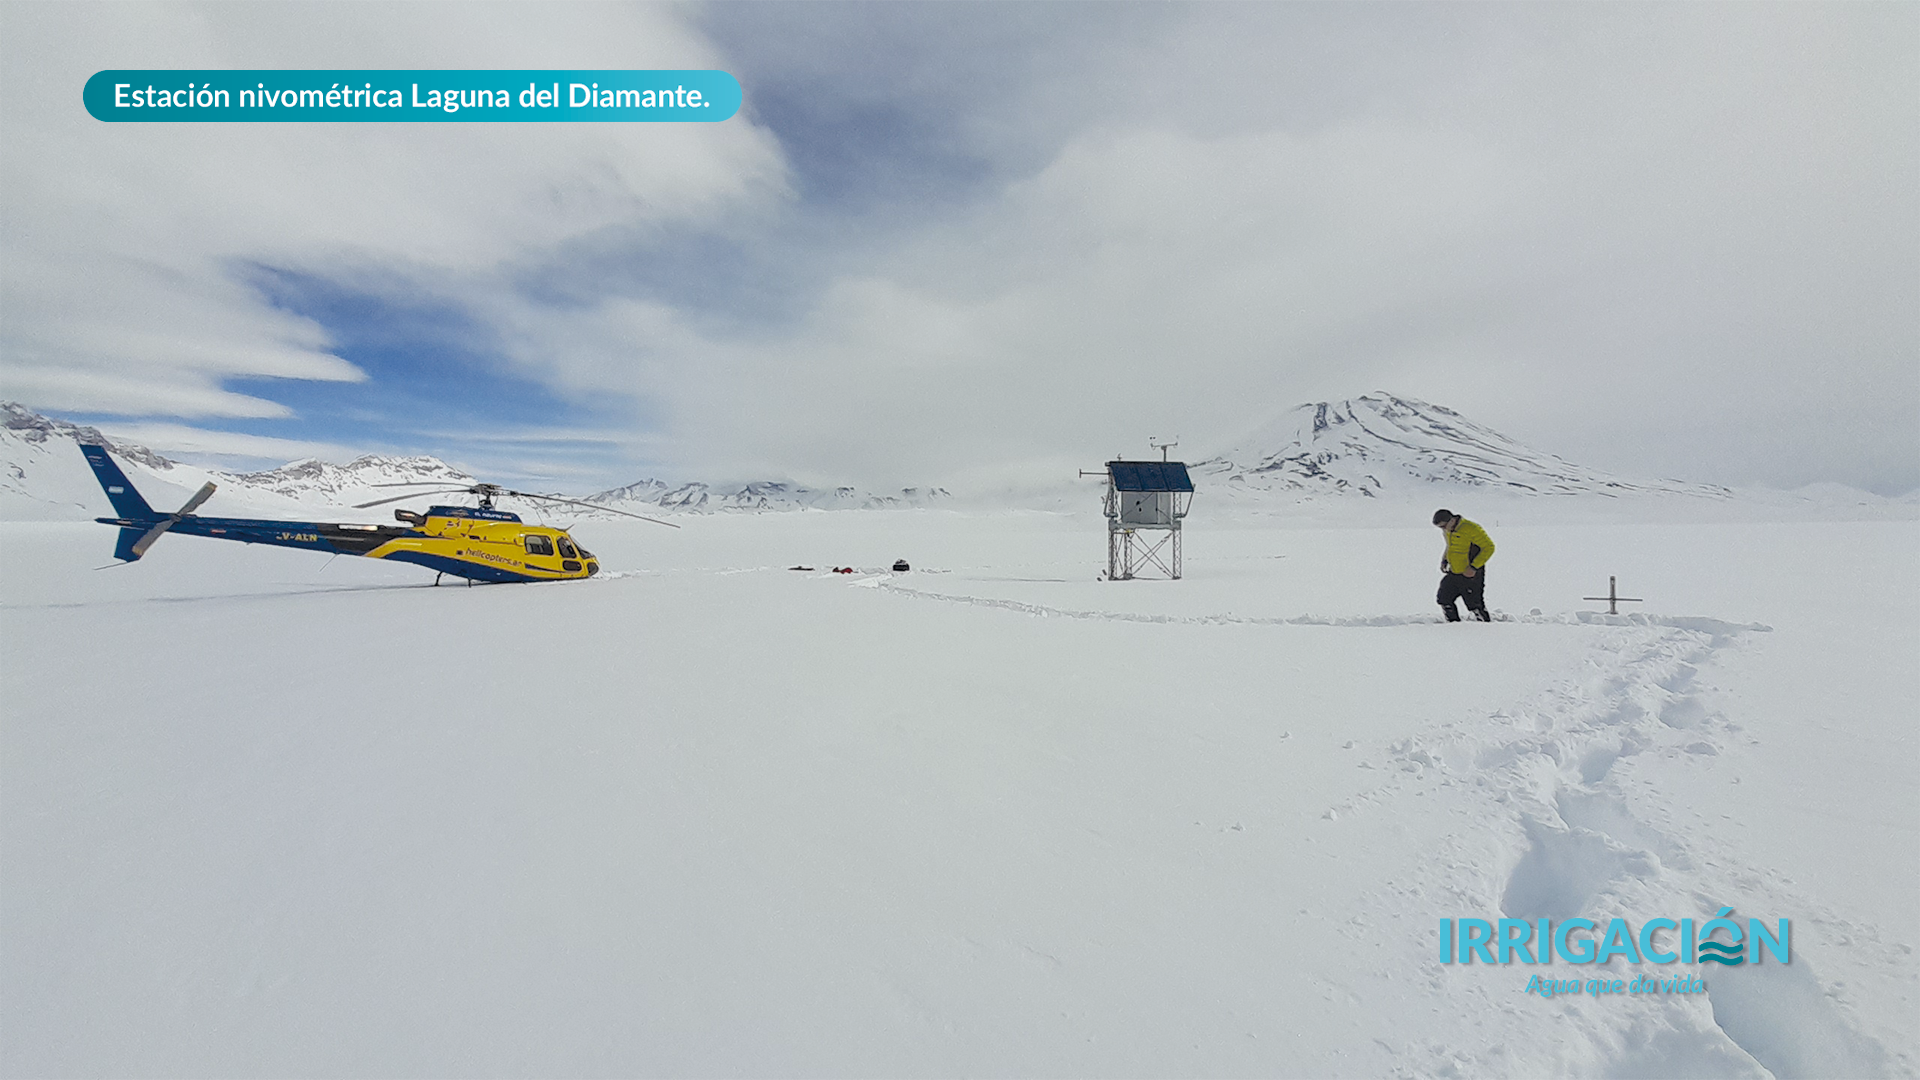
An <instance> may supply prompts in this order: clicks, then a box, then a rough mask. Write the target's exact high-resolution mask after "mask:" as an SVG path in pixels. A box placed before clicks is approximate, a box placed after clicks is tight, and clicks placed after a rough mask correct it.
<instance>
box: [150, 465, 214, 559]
mask: <svg viewBox="0 0 1920 1080" xmlns="http://www.w3.org/2000/svg"><path fill="white" fill-rule="evenodd" d="M213 492H214V484H213V481H211V480H209V481H207V482H206V483H205V484H203V485H202V486H201V488H200V490H199V491H196V492H194V493H193V498H191V499H188V500H187V504H186V505H185V506H182V507H181V508H180V509H178V510H176V511H174V512H173V513H172V514H169V515H168V516H167V519H166V520H165V521H162V522H160V523H159V524H158V525H155V526H154V527H153V528H151V529H148V530H147V531H146V534H145V535H144V536H142V537H140V539H138V540H135V541H134V542H133V547H132V549H131V550H132V552H133V557H134V558H136V559H137V558H139V557H140V556H142V555H145V554H146V553H147V549H148V548H150V547H152V546H153V542H154V541H155V540H158V539H160V537H161V535H162V534H163V533H165V532H166V531H167V530H168V529H171V528H173V527H174V526H175V525H178V524H180V519H181V518H184V517H186V516H187V515H188V514H191V513H193V512H194V511H195V510H197V509H199V508H200V504H201V503H203V502H206V501H207V500H208V499H211V498H213Z"/></svg>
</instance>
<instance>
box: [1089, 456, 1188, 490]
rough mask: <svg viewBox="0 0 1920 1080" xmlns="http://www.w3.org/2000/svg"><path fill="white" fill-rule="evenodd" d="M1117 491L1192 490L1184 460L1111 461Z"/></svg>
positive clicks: (1110, 465) (1109, 472) (1108, 466)
mask: <svg viewBox="0 0 1920 1080" xmlns="http://www.w3.org/2000/svg"><path fill="white" fill-rule="evenodd" d="M1107 473H1108V474H1109V475H1111V476H1112V477H1113V487H1114V490H1116V491H1192V490H1193V480H1192V478H1191V477H1189V476H1188V475H1187V463H1186V462H1184V461H1109V462H1107Z"/></svg>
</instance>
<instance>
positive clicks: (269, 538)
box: [80, 443, 680, 585]
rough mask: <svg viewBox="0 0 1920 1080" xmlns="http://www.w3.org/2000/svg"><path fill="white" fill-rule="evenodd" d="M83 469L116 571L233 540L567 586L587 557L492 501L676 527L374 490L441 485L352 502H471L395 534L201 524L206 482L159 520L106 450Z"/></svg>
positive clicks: (410, 516)
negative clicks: (102, 512) (98, 497)
mask: <svg viewBox="0 0 1920 1080" xmlns="http://www.w3.org/2000/svg"><path fill="white" fill-rule="evenodd" d="M80 450H81V452H82V453H83V454H85V455H86V458H87V464H88V465H91V466H93V474H94V476H95V477H97V478H98V479H99V481H100V486H101V487H103V488H105V489H106V492H107V498H108V500H109V501H111V502H112V503H113V509H114V512H115V513H117V514H119V515H120V516H119V517H111V518H104V517H103V518H95V519H94V520H95V521H98V522H100V523H101V524H103V525H118V526H119V527H120V543H119V545H118V546H117V547H115V548H114V550H113V557H114V558H116V559H119V560H121V563H120V565H125V564H127V563H131V562H134V561H136V560H138V559H139V558H140V557H141V556H142V555H145V554H146V553H147V549H148V548H151V547H152V546H153V544H154V541H156V540H158V539H160V537H161V536H163V535H165V534H166V533H168V532H180V533H183V534H185V535H188V536H210V537H213V538H214V539H216V540H238V541H240V542H241V543H246V544H272V545H274V546H276V547H292V548H304V549H306V550H308V551H324V552H327V553H329V554H332V555H364V556H366V557H368V558H372V559H391V560H393V561H395V562H408V563H416V564H418V565H420V566H424V567H426V568H427V569H429V570H432V571H434V572H435V576H434V579H433V581H434V584H436V585H438V584H439V583H440V575H443V574H451V575H453V576H455V577H461V578H466V579H467V583H468V584H472V583H473V582H476V581H481V582H507V581H568V580H577V579H581V578H590V577H592V576H593V575H595V574H597V573H599V572H600V563H599V560H598V559H596V558H595V557H594V554H593V552H591V551H588V550H587V549H585V548H583V547H581V546H580V545H579V544H578V543H577V542H575V541H574V539H573V537H572V536H570V535H568V533H567V530H565V529H559V528H553V527H551V526H547V525H528V524H526V523H525V522H522V521H521V520H520V516H519V515H518V514H515V513H512V512H511V511H507V510H500V509H497V508H496V507H495V506H494V505H493V501H494V500H495V499H497V498H502V497H507V498H514V499H525V500H529V501H532V502H536V503H555V504H568V505H573V506H584V507H586V508H588V509H590V510H603V511H606V512H608V513H613V514H621V515H623V516H626V517H631V518H639V519H640V520H641V521H651V522H653V523H654V524H655V525H665V526H667V527H668V528H670V529H677V528H679V527H680V526H678V525H675V524H673V523H672V522H670V521H659V520H657V519H654V518H650V517H645V516H643V515H640V514H631V513H628V512H627V511H625V510H614V509H612V508H611V507H606V506H598V505H596V504H594V503H589V502H582V501H580V500H579V499H566V498H561V497H560V496H558V495H534V494H531V493H528V492H524V491H512V490H509V489H507V488H503V487H501V486H500V485H498V484H472V485H469V486H447V485H446V482H445V481H416V482H412V483H405V484H376V485H374V486H375V487H420V486H424V485H426V484H435V483H437V484H440V485H441V486H440V487H438V488H437V489H435V490H432V491H415V492H410V493H408V494H405V495H395V496H393V497H392V498H387V499H375V500H374V501H372V502H366V503H360V504H358V505H356V506H355V507H354V509H356V510H365V509H368V508H370V507H375V506H384V505H386V504H387V503H394V502H403V501H405V500H408V499H419V498H425V497H427V496H430V495H447V494H456V493H458V494H466V495H475V496H478V497H479V505H478V506H438V505H436V506H429V507H428V508H427V511H426V513H424V514H423V513H419V512H417V511H413V510H406V509H396V510H394V512H393V516H394V519H395V520H397V521H399V522H401V524H399V525H362V524H356V523H350V522H349V523H340V524H328V523H322V522H308V521H276V520H271V519H263V518H216V517H201V516H200V515H198V514H196V513H194V511H195V510H198V509H199V508H200V506H201V504H203V503H205V502H206V501H207V500H208V499H210V498H212V497H213V493H214V491H215V489H216V485H214V484H213V483H212V482H208V483H207V484H206V485H204V486H202V487H201V488H200V490H199V491H197V492H195V493H194V494H193V497H192V498H190V499H188V500H187V502H186V505H184V506H182V507H181V508H180V509H179V510H176V511H175V512H173V513H171V514H163V513H161V512H159V511H157V510H155V509H153V507H151V506H149V505H147V500H146V499H145V498H144V497H143V496H142V495H141V494H140V492H139V491H137V490H135V488H134V486H133V483H132V482H131V481H129V480H128V479H127V474H126V473H124V472H122V471H121V470H120V466H119V465H118V464H116V463H115V462H114V460H113V457H112V455H110V454H109V453H108V452H107V448H106V447H104V446H98V445H90V444H87V443H82V444H80Z"/></svg>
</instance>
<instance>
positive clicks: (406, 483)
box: [367, 480, 453, 487]
mask: <svg viewBox="0 0 1920 1080" xmlns="http://www.w3.org/2000/svg"><path fill="white" fill-rule="evenodd" d="M452 482H453V481H451V480H396V481H394V482H392V483H389V484H368V485H367V486H368V487H432V486H433V485H435V484H442V485H445V484H451V483H452Z"/></svg>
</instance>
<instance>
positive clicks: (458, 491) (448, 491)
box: [353, 485, 473, 510]
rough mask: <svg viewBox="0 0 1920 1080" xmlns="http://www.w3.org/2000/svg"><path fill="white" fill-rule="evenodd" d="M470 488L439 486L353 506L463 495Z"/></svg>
mask: <svg viewBox="0 0 1920 1080" xmlns="http://www.w3.org/2000/svg"><path fill="white" fill-rule="evenodd" d="M376 486H384V485H376ZM472 490H473V489H472V488H441V489H440V490H439V491H415V492H410V493H408V494H406V495H395V496H394V497H393V498H391V499H375V500H374V501H372V502H365V503H355V504H354V507H353V508H354V509H355V510H365V509H367V508H369V507H374V506H385V505H386V504H388V503H393V502H405V501H406V500H408V499H418V498H422V497H424V496H427V495H465V494H467V493H468V492H470V491H472Z"/></svg>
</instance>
